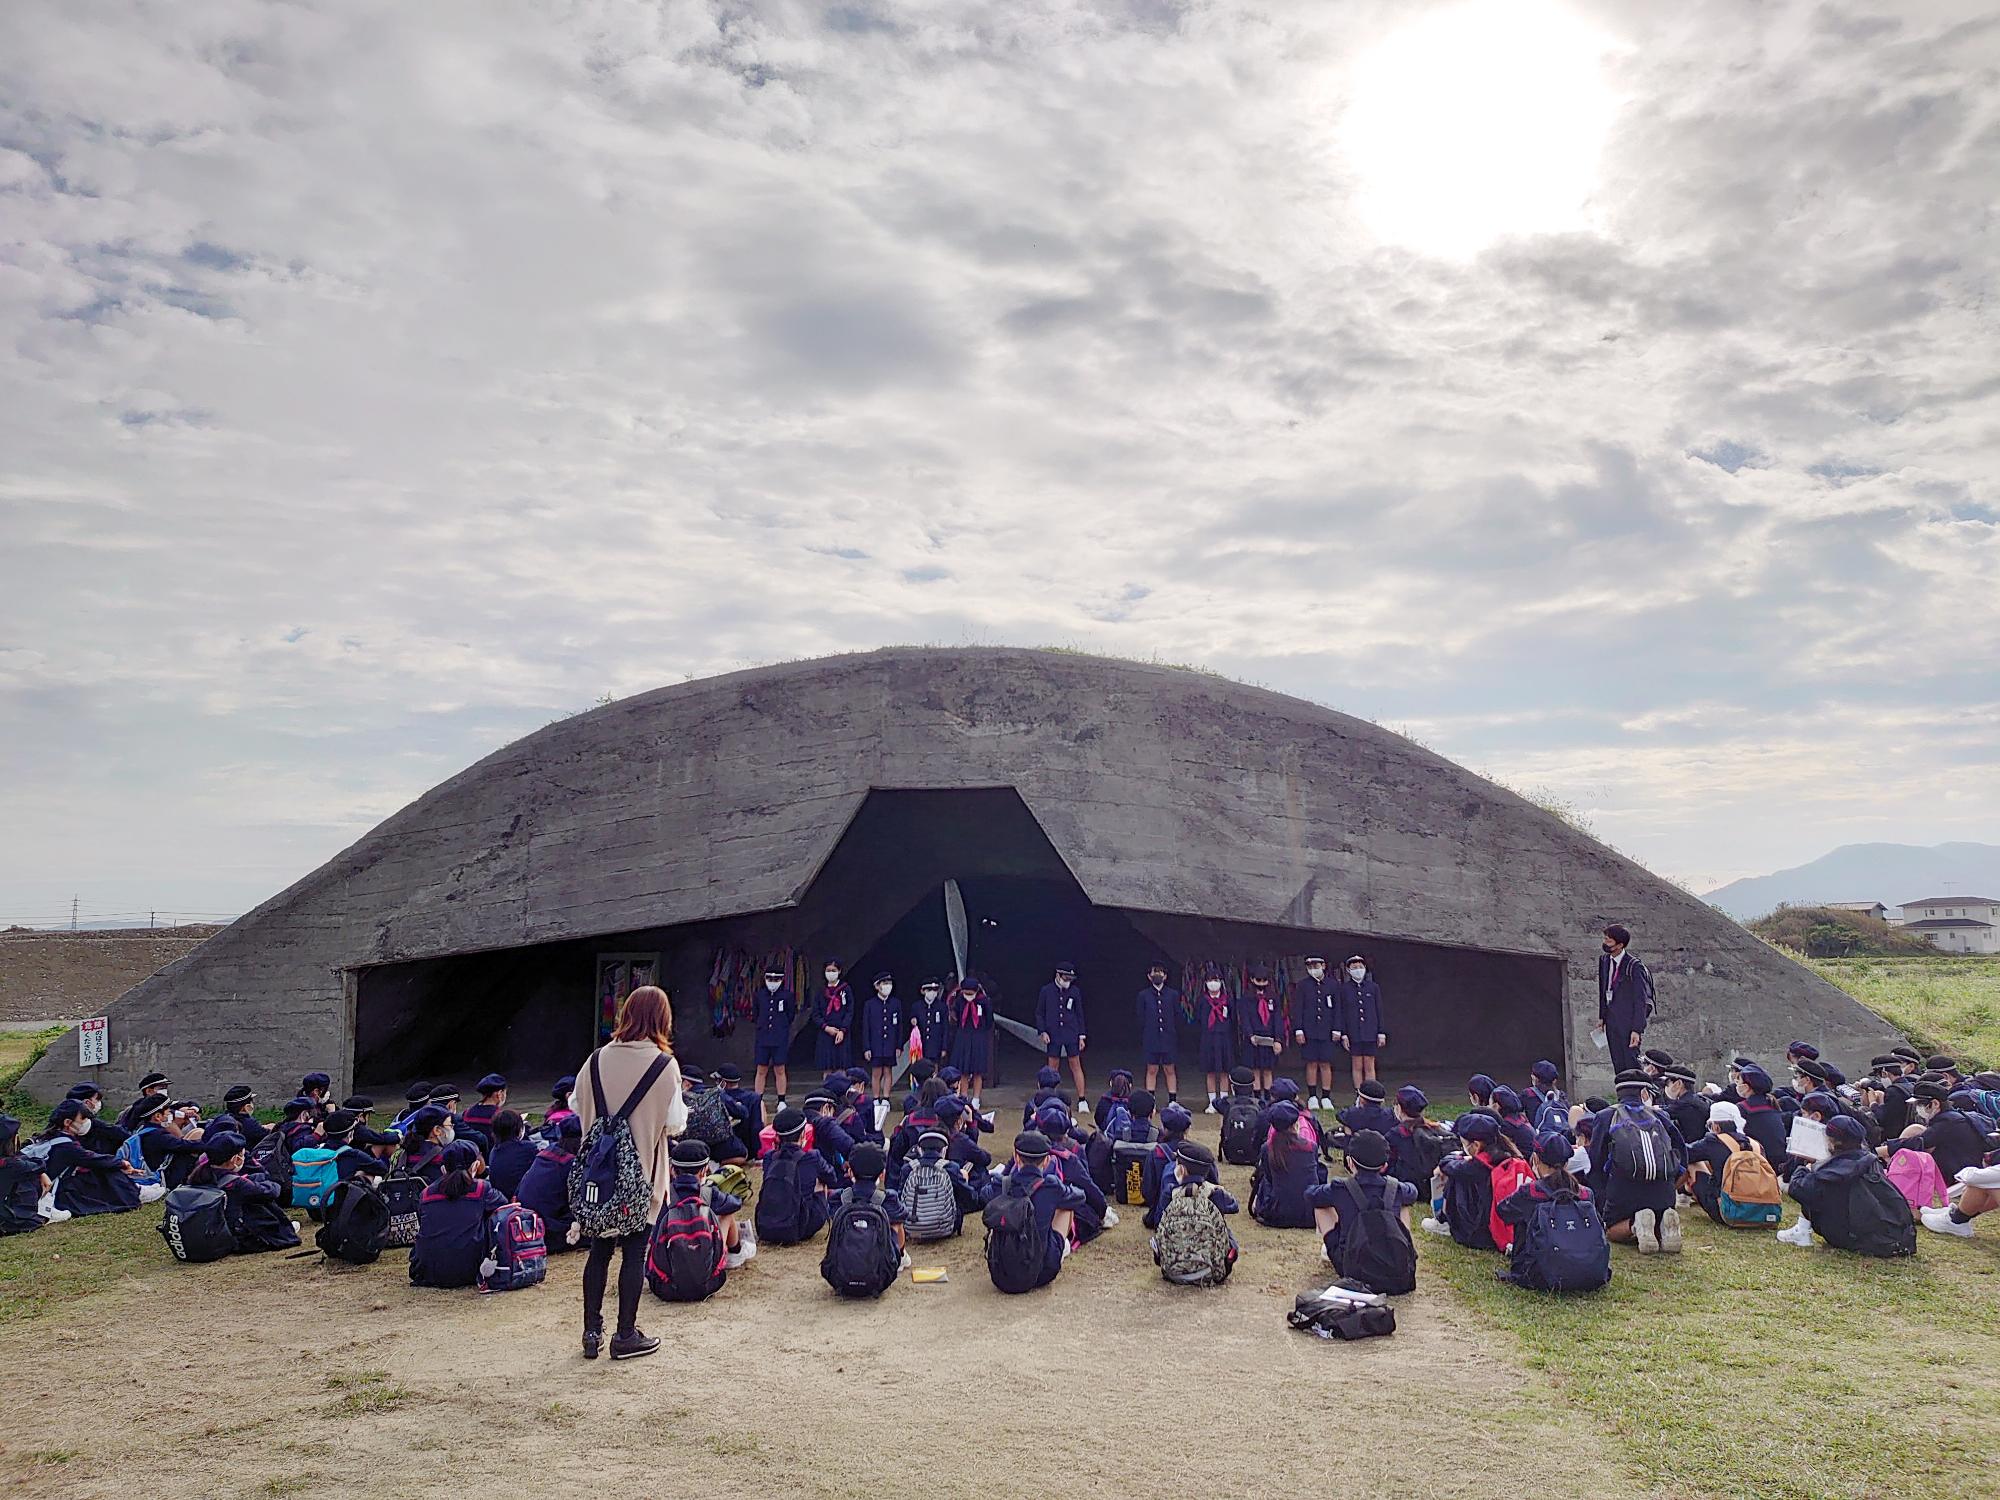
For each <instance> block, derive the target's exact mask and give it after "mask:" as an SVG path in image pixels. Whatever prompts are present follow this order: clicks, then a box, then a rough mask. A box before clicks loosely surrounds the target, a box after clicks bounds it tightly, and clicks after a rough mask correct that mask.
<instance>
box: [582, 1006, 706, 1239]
mask: <svg viewBox="0 0 2000 1500" xmlns="http://www.w3.org/2000/svg"><path fill="white" fill-rule="evenodd" d="M592 1055H593V1056H595V1057H596V1058H597V1066H598V1070H599V1071H600V1072H601V1073H602V1074H603V1077H604V1107H605V1109H606V1111H607V1112H610V1111H616V1110H617V1109H618V1108H619V1107H620V1106H621V1105H623V1104H624V1103H625V1100H626V1099H627V1098H628V1097H630V1095H631V1093H632V1090H633V1089H635V1088H637V1087H638V1086H639V1080H640V1079H641V1078H644V1077H645V1076H646V1069H648V1068H650V1067H651V1066H652V1065H653V1059H654V1058H656V1057H658V1056H659V1055H660V1049H659V1048H657V1047H655V1046H654V1045H653V1044H652V1043H651V1042H606V1043H605V1044H604V1045H603V1046H602V1047H599V1048H598V1049H597V1051H596V1052H595V1053H594V1054H592ZM570 1104H571V1107H572V1108H574V1109H575V1110H576V1113H577V1118H578V1119H580V1120H581V1121H582V1122H583V1129H584V1133H585V1134H586V1135H588V1134H589V1133H590V1126H591V1122H593V1121H594V1120H596V1118H597V1100H596V1099H595V1098H594V1097H592V1095H591V1089H590V1064H589V1063H588V1062H585V1063H584V1065H583V1066H582V1067H580V1068H578V1069H577V1070H576V1092H575V1093H574V1094H573V1095H571V1096H570ZM687 1118H688V1112H687V1102H686V1101H685V1100H683V1099H682V1098H681V1065H680V1064H679V1063H677V1062H674V1061H672V1060H671V1059H670V1060H669V1061H668V1063H667V1067H666V1071H665V1072H663V1073H661V1074H660V1076H659V1077H658V1078H656V1079H654V1080H653V1086H652V1087H651V1088H650V1089H648V1090H647V1091H646V1097H645V1098H643V1099H641V1100H640V1101H639V1107H638V1108H637V1109H635V1110H633V1111H632V1113H631V1115H630V1116H628V1119H629V1121H630V1123H631V1126H632V1143H633V1144H634V1145H636V1146H637V1147H638V1148H639V1160H640V1162H641V1163H642V1164H643V1165H644V1166H645V1168H646V1175H647V1176H648V1177H650V1178H651V1179H652V1181H653V1217H654V1218H656V1219H657V1218H658V1217H659V1216H660V1208H661V1205H663V1204H664V1203H665V1202H666V1201H667V1188H668V1186H669V1184H670V1182H671V1180H672V1178H673V1163H672V1161H671V1160H669V1158H668V1155H667V1150H668V1144H669V1142H670V1141H671V1140H672V1139H673V1137H675V1136H677V1135H679V1134H680V1133H681V1132H682V1131H683V1130H685V1129H687Z"/></svg>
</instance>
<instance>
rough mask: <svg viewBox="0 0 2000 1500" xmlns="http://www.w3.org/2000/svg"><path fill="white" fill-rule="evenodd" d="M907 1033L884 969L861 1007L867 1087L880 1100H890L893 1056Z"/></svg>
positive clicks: (900, 1004)
mask: <svg viewBox="0 0 2000 1500" xmlns="http://www.w3.org/2000/svg"><path fill="white" fill-rule="evenodd" d="M909 1030H910V1028H909V1023H908V1021H907V1020H906V1019H905V1017H904V1015H903V1002H902V1001H901V1000H900V999H898V998H897V996H896V977H895V975H893V974H891V973H890V972H889V971H888V970H887V969H884V970H883V971H882V972H881V973H880V974H877V975H876V976H875V984H874V993H873V994H871V995H870V996H869V997H868V999H867V1001H866V1003H864V1004H863V1005H862V1007H861V1060H862V1061H863V1062H864V1063H866V1064H867V1065H868V1085H869V1088H870V1089H871V1090H872V1091H873V1092H874V1093H875V1094H876V1095H877V1096H879V1097H880V1098H884V1099H886V1098H888V1097H889V1089H890V1087H891V1085H893V1084H894V1083H895V1081H896V1056H897V1054H898V1053H899V1052H901V1051H902V1049H903V1039H904V1038H905V1037H906V1036H908V1035H909Z"/></svg>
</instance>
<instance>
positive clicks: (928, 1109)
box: [889, 1077, 951, 1188]
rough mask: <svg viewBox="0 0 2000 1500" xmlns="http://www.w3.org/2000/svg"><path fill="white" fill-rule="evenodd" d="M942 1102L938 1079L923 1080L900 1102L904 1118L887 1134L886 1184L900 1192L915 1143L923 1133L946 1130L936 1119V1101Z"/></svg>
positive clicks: (942, 1089)
mask: <svg viewBox="0 0 2000 1500" xmlns="http://www.w3.org/2000/svg"><path fill="white" fill-rule="evenodd" d="M942 1098H944V1084H943V1083H942V1082H941V1081H939V1080H938V1079H937V1078H935V1077H932V1078H926V1079H925V1080H924V1081H923V1083H922V1084H921V1085H919V1087H918V1089H917V1092H916V1094H915V1095H914V1096H912V1097H911V1098H908V1099H905V1100H904V1101H903V1118H902V1120H901V1121H900V1122H899V1123H898V1124H897V1126H896V1128H895V1129H894V1130H892V1131H890V1132H889V1180H890V1181H891V1182H893V1183H894V1184H896V1185H897V1186H898V1187H899V1188H900V1187H901V1185H902V1181H903V1164H904V1163H905V1162H907V1161H908V1160H909V1157H910V1153H911V1152H913V1151H915V1150H916V1149H917V1141H918V1139H919V1138H920V1137H922V1135H923V1133H924V1132H925V1131H926V1130H940V1129H943V1130H944V1131H945V1134H946V1135H947V1136H949V1135H950V1134H951V1131H950V1130H949V1129H946V1128H945V1127H944V1125H943V1123H942V1122H941V1121H940V1120H939V1119H938V1108H937V1107H938V1101H939V1100H940V1099H942Z"/></svg>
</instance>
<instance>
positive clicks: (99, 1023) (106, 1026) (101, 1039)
mask: <svg viewBox="0 0 2000 1500" xmlns="http://www.w3.org/2000/svg"><path fill="white" fill-rule="evenodd" d="M76 1050H77V1061H78V1062H79V1063H80V1064H82V1065H83V1066H84V1067H86V1068H101V1067H103V1066H104V1064H106V1063H108V1062H110V1061H111V1018H110V1017H109V1016H92V1017H91V1018H90V1019H89V1020H88V1021H85V1022H84V1023H83V1024H82V1025H80V1026H78V1027H77V1028H76Z"/></svg>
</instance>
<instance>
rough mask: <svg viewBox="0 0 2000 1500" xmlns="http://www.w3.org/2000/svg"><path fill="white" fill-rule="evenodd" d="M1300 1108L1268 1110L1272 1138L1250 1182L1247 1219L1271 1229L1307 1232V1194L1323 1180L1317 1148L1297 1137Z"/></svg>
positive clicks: (1287, 1105)
mask: <svg viewBox="0 0 2000 1500" xmlns="http://www.w3.org/2000/svg"><path fill="white" fill-rule="evenodd" d="M1298 1124H1299V1107H1298V1106H1297V1105H1296V1104H1290V1103H1283V1104H1276V1105H1273V1106H1272V1107H1271V1129H1272V1130H1273V1131H1274V1132H1275V1134H1274V1135H1273V1137H1272V1138H1271V1139H1270V1140H1269V1141H1267V1142H1266V1143H1265V1145H1264V1150H1263V1153H1262V1155H1261V1156H1260V1157H1259V1158H1258V1161H1257V1169H1256V1171H1255V1172H1254V1173H1253V1174H1252V1175H1251V1179H1250V1217H1251V1218H1253V1219H1255V1220H1256V1221H1257V1222H1258V1223H1259V1224H1263V1225H1265V1226H1267V1227H1268V1228H1271V1229H1310V1228H1312V1226H1313V1211H1312V1204H1311V1203H1310V1202H1309V1201H1307V1197H1306V1194H1307V1192H1308V1191H1309V1190H1310V1189H1312V1188H1314V1187H1317V1186H1318V1185H1319V1184H1320V1183H1322V1182H1324V1181H1325V1180H1326V1168H1325V1167H1324V1166H1322V1165H1321V1164H1320V1159H1319V1151H1318V1148H1317V1146H1316V1145H1315V1144H1314V1143H1313V1142H1310V1141H1307V1140H1305V1139H1304V1138H1302V1137H1301V1136H1300V1135H1299V1132H1298Z"/></svg>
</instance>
